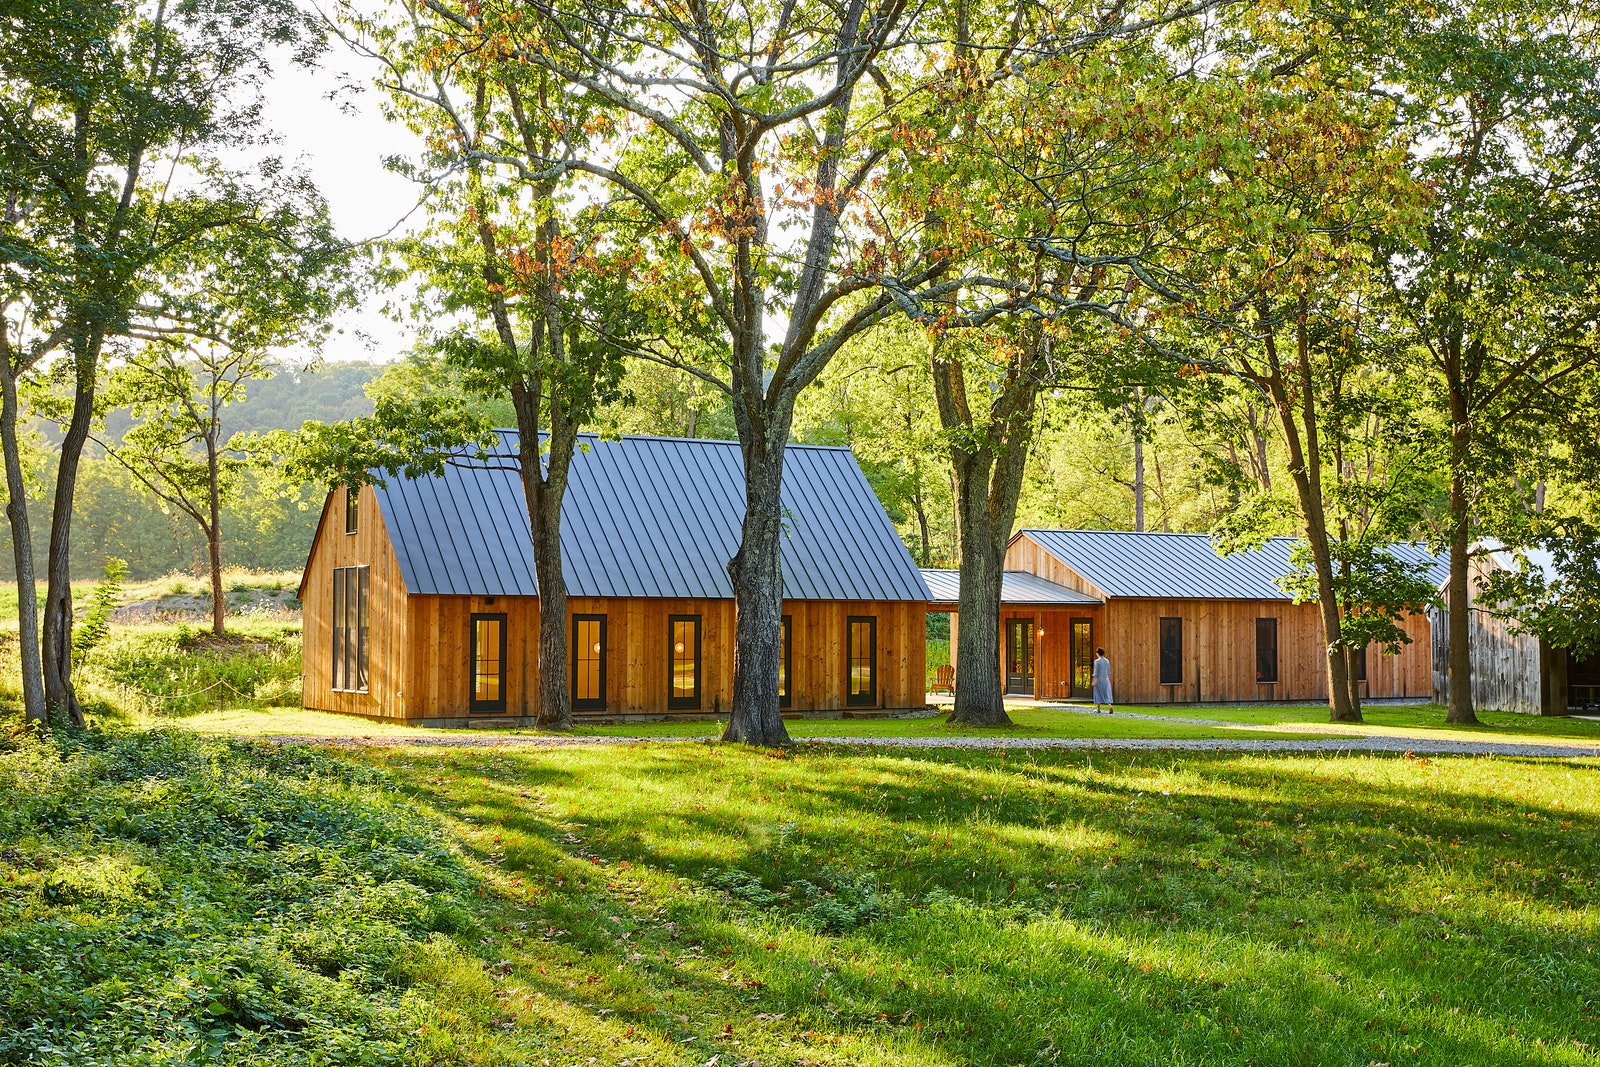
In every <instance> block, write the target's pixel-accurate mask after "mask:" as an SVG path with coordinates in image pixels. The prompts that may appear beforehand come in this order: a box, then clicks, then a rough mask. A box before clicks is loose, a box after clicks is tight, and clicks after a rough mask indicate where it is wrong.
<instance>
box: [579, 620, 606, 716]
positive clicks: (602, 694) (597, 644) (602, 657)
mask: <svg viewBox="0 0 1600 1067" xmlns="http://www.w3.org/2000/svg"><path fill="white" fill-rule="evenodd" d="M605 706H606V617H605V616H604V615H574V616H573V617H572V710H574V711H601V710H604V708H605Z"/></svg>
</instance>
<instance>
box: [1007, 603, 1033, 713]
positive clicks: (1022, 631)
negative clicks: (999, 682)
mask: <svg viewBox="0 0 1600 1067" xmlns="http://www.w3.org/2000/svg"><path fill="white" fill-rule="evenodd" d="M1006 692H1007V693H1023V694H1026V695H1028V696H1032V695H1033V620H1032V619H1011V620H1010V621H1008V622H1007V623H1006Z"/></svg>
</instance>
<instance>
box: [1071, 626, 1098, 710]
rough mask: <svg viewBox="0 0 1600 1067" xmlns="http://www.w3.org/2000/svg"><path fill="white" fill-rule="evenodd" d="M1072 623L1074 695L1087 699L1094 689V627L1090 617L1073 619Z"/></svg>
mask: <svg viewBox="0 0 1600 1067" xmlns="http://www.w3.org/2000/svg"><path fill="white" fill-rule="evenodd" d="M1071 625H1072V641H1071V645H1070V648H1069V650H1068V651H1069V652H1070V653H1071V657H1072V663H1071V665H1070V666H1071V671H1072V687H1071V688H1072V696H1073V697H1074V698H1082V699H1084V700H1087V699H1089V694H1090V693H1092V692H1093V691H1094V627H1093V625H1092V624H1091V622H1090V620H1088V619H1073V620H1072V624H1071Z"/></svg>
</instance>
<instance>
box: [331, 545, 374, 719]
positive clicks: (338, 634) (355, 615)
mask: <svg viewBox="0 0 1600 1067" xmlns="http://www.w3.org/2000/svg"><path fill="white" fill-rule="evenodd" d="M370 572H371V568H369V567H335V568H333V688H334V689H336V690H338V691H340V692H347V693H365V692H366V691H367V630H368V628H369V626H370V625H371V613H370V611H369V609H368V606H367V596H368V590H369V577H368V575H369V574H370Z"/></svg>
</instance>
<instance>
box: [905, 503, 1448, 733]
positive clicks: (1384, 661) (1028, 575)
mask: <svg viewBox="0 0 1600 1067" xmlns="http://www.w3.org/2000/svg"><path fill="white" fill-rule="evenodd" d="M1295 543H1296V542H1295V541H1294V539H1292V538H1274V539H1273V540H1271V541H1269V542H1267V544H1265V545H1264V546H1262V547H1261V548H1259V549H1255V550H1251V551H1246V552H1236V553H1233V554H1231V555H1228V556H1219V555H1217V553H1216V551H1215V549H1214V548H1213V547H1212V544H1211V540H1210V538H1209V537H1208V536H1207V535H1205V534H1173V533H1132V532H1127V531H1116V530H1039V529H1027V530H1021V531H1019V532H1018V533H1017V534H1016V535H1015V536H1014V537H1012V539H1011V543H1010V545H1009V547H1008V548H1007V550H1006V557H1005V569H1006V570H1005V578H1004V581H1003V582H1002V592H1001V619H1000V626H1001V634H1000V653H1001V657H1002V671H1003V678H1004V680H1005V685H1006V691H1007V692H1008V693H1012V694H1017V695H1026V696H1032V697H1036V698H1039V699H1046V700H1070V699H1080V700H1081V699H1086V698H1087V697H1088V696H1089V692H1090V675H1089V671H1090V664H1091V663H1092V661H1093V657H1094V650H1095V649H1096V648H1101V647H1103V648H1105V649H1106V653H1107V656H1108V657H1109V658H1110V660H1111V664H1112V668H1111V670H1112V690H1113V693H1114V694H1115V696H1116V698H1117V701H1118V702H1119V703H1138V704H1156V703H1178V702H1198V701H1208V702H1217V701H1309V700H1318V701H1320V700H1326V699H1327V695H1328V682H1327V663H1326V659H1325V654H1324V649H1325V648H1326V641H1325V640H1324V638H1323V632H1322V619H1321V616H1320V615H1319V614H1318V610H1317V606H1316V605H1315V604H1296V603H1295V602H1294V601H1293V599H1292V598H1291V597H1290V596H1289V594H1287V593H1285V592H1284V591H1283V589H1282V588H1280V587H1279V585H1278V579H1279V578H1281V577H1282V576H1284V575H1286V574H1288V573H1290V570H1291V567H1290V563H1289V553H1290V551H1291V549H1292V548H1293V547H1294V545H1295ZM1391 550H1392V551H1393V552H1394V553H1395V554H1396V555H1398V556H1399V557H1400V558H1402V559H1407V560H1412V561H1414V562H1418V563H1423V564H1426V565H1427V566H1429V567H1430V568H1438V567H1440V566H1441V562H1440V561H1439V560H1438V559H1436V558H1435V557H1434V556H1433V554H1432V553H1431V552H1429V551H1428V550H1427V549H1426V548H1423V547H1421V546H1416V545H1405V544H1399V545H1394V546H1392V549H1391ZM923 573H924V577H925V578H926V579H927V581H928V584H929V587H930V589H933V590H934V591H935V592H934V604H933V605H932V608H931V610H935V611H939V610H944V611H954V610H955V606H956V599H957V595H958V592H957V584H958V583H956V582H955V581H954V580H953V579H950V578H948V577H944V576H945V575H953V574H954V573H955V572H928V571H924V572H923ZM1432 576H1434V577H1437V572H1435V573H1434V574H1433V575H1432ZM1404 625H1405V628H1406V632H1407V634H1408V635H1410V637H1411V639H1412V642H1411V644H1408V645H1406V646H1405V647H1404V648H1403V649H1402V651H1401V652H1400V654H1399V655H1395V656H1388V655H1377V654H1373V655H1367V654H1365V653H1363V654H1362V655H1361V656H1360V657H1359V658H1358V660H1357V671H1358V674H1359V676H1360V678H1361V680H1362V686H1363V692H1364V695H1365V696H1368V697H1414V698H1418V699H1424V700H1426V699H1428V698H1429V697H1430V696H1431V695H1432V692H1433V679H1432V672H1431V663H1432V641H1431V631H1430V628H1429V623H1428V619H1427V617H1426V616H1424V615H1420V614H1419V615H1415V616H1412V617H1410V618H1408V619H1407V620H1406V621H1405V624H1404ZM958 632H959V620H952V625H951V646H952V651H951V657H952V662H954V657H955V652H954V647H955V644H956V641H957V636H956V635H957V634H958ZM956 684H957V685H959V684H960V679H959V677H958V678H957V682H956Z"/></svg>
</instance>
